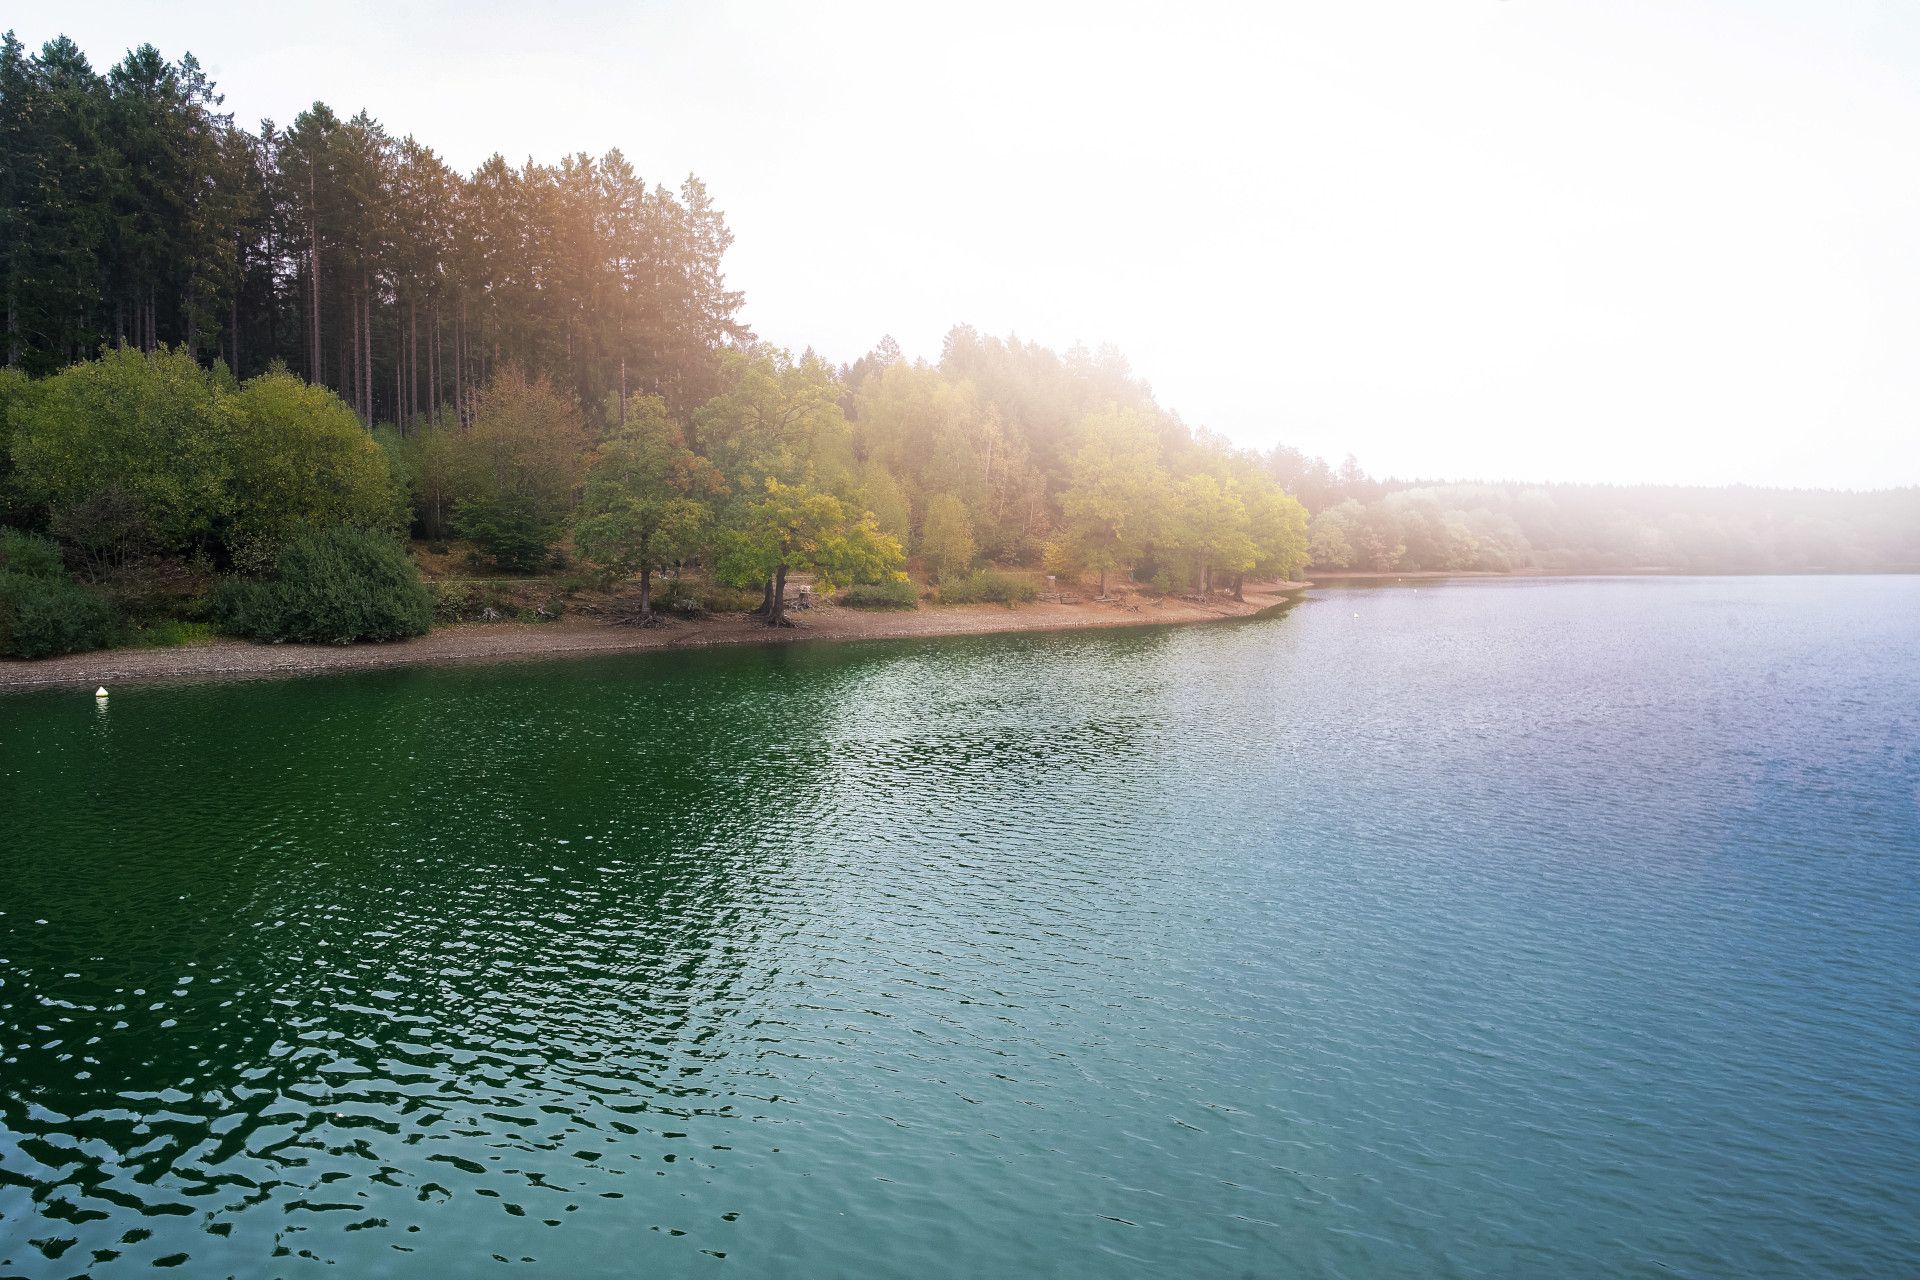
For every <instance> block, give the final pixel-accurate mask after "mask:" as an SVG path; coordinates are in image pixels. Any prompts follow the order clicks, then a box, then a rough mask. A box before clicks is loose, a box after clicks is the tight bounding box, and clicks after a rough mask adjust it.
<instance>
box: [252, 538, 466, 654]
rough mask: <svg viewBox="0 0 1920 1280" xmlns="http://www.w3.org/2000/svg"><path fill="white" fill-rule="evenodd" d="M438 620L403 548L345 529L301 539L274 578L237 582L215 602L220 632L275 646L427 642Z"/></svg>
mask: <svg viewBox="0 0 1920 1280" xmlns="http://www.w3.org/2000/svg"><path fill="white" fill-rule="evenodd" d="M433 613H434V603H433V597H432V596H431V595H430V594H429V592H428V591H427V588H426V585H425V584H424V583H422V582H421V581H420V575H419V573H418V571H417V570H415V568H414V565H413V560H412V558H411V557H409V556H408V555H407V553H406V550H405V548H403V547H401V546H400V544H399V543H397V542H395V541H394V540H393V539H391V538H388V537H383V536H382V535H380V534H377V533H368V532H366V531H365V530H362V529H350V528H346V527H335V528H331V529H310V530H306V531H304V532H301V533H299V534H296V535H295V536H294V537H293V538H292V539H291V540H290V541H289V542H288V543H287V544H286V546H285V547H284V548H283V549H282V550H281V552H280V556H279V559H278V560H277V561H276V562H275V565H274V574H273V577H272V578H270V579H268V580H267V581H264V582H249V581H245V580H238V579H236V580H234V581H231V582H229V583H227V584H226V585H225V586H224V587H222V588H221V590H220V591H219V593H218V594H217V596H216V598H215V601H214V618H215V622H216V623H217V625H218V626H219V628H220V630H222V631H224V632H226V633H227V634H229V635H237V636H244V637H246V638H247V639H250V640H266V641H272V642H275V643H278V642H281V641H293V642H296V643H300V644H351V643H353V642H354V641H356V640H376V641H383V640H402V639H405V638H406V637H408V636H417V635H423V634H425V633H426V631H427V629H428V628H429V627H431V626H432V625H433Z"/></svg>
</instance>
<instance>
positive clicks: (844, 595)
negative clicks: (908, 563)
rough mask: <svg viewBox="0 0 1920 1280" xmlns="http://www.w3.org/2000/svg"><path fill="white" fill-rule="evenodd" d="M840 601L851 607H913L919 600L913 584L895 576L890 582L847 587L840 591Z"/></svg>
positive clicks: (917, 604)
mask: <svg viewBox="0 0 1920 1280" xmlns="http://www.w3.org/2000/svg"><path fill="white" fill-rule="evenodd" d="M840 603H841V604H844V605H846V606H848V607H849V608H853V609H915V608H918V607H919V604H920V601H919V597H918V593H917V592H915V591H914V589H913V584H912V583H911V582H908V581H907V580H906V579H905V578H897V579H895V580H894V581H892V582H875V583H870V584H868V585H866V586H861V587H849V588H847V589H846V590H845V591H843V592H841V593H840Z"/></svg>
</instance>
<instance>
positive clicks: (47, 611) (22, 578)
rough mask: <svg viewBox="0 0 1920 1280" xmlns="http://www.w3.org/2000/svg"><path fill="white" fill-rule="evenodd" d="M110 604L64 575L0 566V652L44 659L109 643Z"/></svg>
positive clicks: (115, 625) (112, 622)
mask: <svg viewBox="0 0 1920 1280" xmlns="http://www.w3.org/2000/svg"><path fill="white" fill-rule="evenodd" d="M118 627H119V622H118V619H116V618H115V617H114V613H113V607H112V606H111V605H109V604H108V603H107V602H106V601H105V600H102V599H101V598H100V597H99V596H97V595H95V594H94V593H93V592H91V591H88V590H87V589H86V588H84V587H81V586H78V585H76V584H75V583H74V582H73V580H72V579H70V578H68V577H67V576H66V575H65V574H59V575H56V576H42V575H37V574H27V573H21V572H18V571H17V570H14V569H0V657H7V658H45V657H50V656H52V655H53V654H56V653H80V652H82V651H84V650H87V649H101V648H105V647H106V646H107V645H109V644H111V643H113V639H114V633H115V632H116V631H117V630H118Z"/></svg>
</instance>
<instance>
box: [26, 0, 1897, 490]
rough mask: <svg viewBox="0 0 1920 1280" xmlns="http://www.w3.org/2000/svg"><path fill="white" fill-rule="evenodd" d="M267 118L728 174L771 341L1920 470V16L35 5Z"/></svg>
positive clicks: (1228, 426)
mask: <svg viewBox="0 0 1920 1280" xmlns="http://www.w3.org/2000/svg"><path fill="white" fill-rule="evenodd" d="M0 21H4V22H10V23H11V24H12V25H13V26H14V27H15V29H16V30H17V32H18V34H19V35H20V37H21V38H22V39H23V40H25V41H27V42H28V43H29V44H30V45H34V46H37V45H39V44H40V43H41V42H42V41H44V40H45V39H47V38H48V37H50V36H52V35H54V34H56V33H57V32H61V31H64V32H65V33H67V34H69V35H71V36H72V37H73V38H74V39H75V40H76V41H78V42H79V43H80V45H81V46H82V47H83V48H84V49H86V51H87V52H88V54H89V55H90V56H91V57H92V58H93V59H94V61H95V63H96V65H101V66H104V65H106V64H108V63H111V62H112V61H114V60H115V59H117V58H118V57H119V56H120V54H121V53H122V52H123V51H124V50H125V49H126V48H127V47H128V46H130V45H132V44H136V43H139V42H141V41H152V42H153V43H155V44H157V45H158V46H159V47H160V48H161V50H162V51H163V52H164V53H166V54H167V55H168V56H170V57H174V56H178V55H179V54H180V53H181V52H183V51H185V50H192V51H193V52H194V53H195V54H197V55H198V56H199V57H200V59H201V61H202V62H203V63H205V64H206V65H207V66H208V68H209V69H210V70H211V71H212V73H213V74H214V76H215V78H216V79H217V80H218V81H219V83H220V85H221V87H222V89H224V91H225V92H226V94H227V105H228V107H229V108H231V109H233V110H234V111H235V112H236V113H237V114H238V116H239V118H240V119H241V120H243V121H248V122H252V121H257V120H258V119H259V118H260V117H262V116H271V117H273V118H275V119H276V120H279V121H285V120H287V119H289V118H290V117H291V116H292V115H293V114H294V113H295V112H297V111H298V110H299V109H300V108H301V107H302V106H304V105H305V104H306V103H308V102H310V101H311V100H313V99H314V98H324V99H325V100H327V101H328V102H330V103H331V104H332V105H333V106H334V107H336V108H337V109H339V110H341V111H342V113H343V114H344V113H349V112H352V111H354V110H356V109H358V108H360V107H366V108H368V109H369V110H371V111H372V112H373V114H374V115H376V116H377V117H379V118H380V119H381V120H382V121H384V122H385V123H386V124H387V126H388V127H389V128H390V129H392V130H393V131H394V132H395V133H407V132H411V133H413V134H415V135H416V136H418V137H419V138H420V139H422V140H423V141H425V142H427V143H429V144H431V145H432V146H434V147H435V148H437V149H438V150H439V151H440V152H441V153H442V154H443V155H444V156H446V157H447V158H448V159H449V160H450V161H451V162H453V163H454V164H456V165H458V166H460V167H462V168H470V167H471V166H472V165H473V164H475V163H476V162H478V161H479V160H481V159H483V158H484V157H485V156H486V155H487V154H488V153H490V152H492V151H494V150H499V151H502V152H504V153H505V154H506V155H507V156H508V157H509V158H510V159H513V160H516V161H518V160H522V159H525V158H526V157H527V156H529V155H532V156H535V157H538V158H541V159H552V158H554V157H556V156H558V155H559V154H560V153H562V152H564V151H572V150H587V151H592V152H596V153H598V152H601V151H604V150H606V149H607V148H609V147H613V146H618V147H620V148H621V149H622V150H624V151H625V152H626V153H627V155H628V156H629V157H630V158H631V159H632V160H633V161H634V163H635V165H636V166H637V167H638V168H640V169H641V171H642V172H643V173H645V174H647V175H648V176H649V177H650V178H652V179H655V180H662V181H666V182H669V183H673V182H676V181H677V180H678V179H679V178H680V177H681V176H683V175H684V174H686V173H687V172H689V171H694V172H698V173H699V174H700V175H701V177H702V178H704V179H705V180H706V181H707V183H708V185H709V186H710V188H711V189H712V190H713V192H714V194H715V196H716V199H717V200H718V202H719V204H720V205H721V207H722V208H724V209H725V210H726V211H727V214H728V218H729V221H730V223H731V224H732V226H733V228H734V230H735V233H736V235H737V237H738V239H737V242H736V244H735V247H734V251H733V254H732V257H731V270H730V273H729V275H730V279H731V281H732V283H733V284H734V285H735V286H736V287H738V288H742V289H744V290H745V291H746V293H747V300H748V302H747V319H748V321H749V322H750V323H751V324H752V325H753V326H754V328H755V329H756V330H758V331H759V332H760V333H761V334H762V335H763V336H764V337H767V338H769V339H771V340H773V341H776V342H778V343H781V344H782V345H787V346H791V347H794V348H795V349H798V348H801V347H804V346H808V345H811V346H813V347H814V348H815V349H816V350H818V351H820V352H822V353H823V354H825V355H827V356H829V357H831V358H833V359H835V360H845V359H851V358H853V357H855V356H857V355H859V354H860V353H861V352H863V351H865V350H867V349H868V348H869V347H871V346H872V345H873V344H874V342H876V341H877V340H878V339H879V338H880V336H881V335H882V334H885V333H892V334H893V335H894V337H896V338H897V339H898V340H899V342H900V344H901V345H902V346H903V347H904V348H905V349H906V351H907V352H908V353H909V354H910V355H923V356H927V357H929V358H932V357H937V356H938V354H939V347H940V339H941V336H942V335H943V334H944V333H945V331H946V330H947V328H948V327H949V326H950V325H952V324H954V323H956V322H959V321H966V322H969V323H971V324H973V325H975V326H976V327H977V328H980V329H982V330H984V331H988V332H993V333H1003V334H1004V333H1009V332H1014V333H1018V334H1020V335H1021V336H1023V337H1030V338H1035V339H1038V340H1040V341H1043V342H1046V343H1049V344H1052V345H1057V346H1065V345H1068V344H1071V343H1073V342H1075V341H1077V340H1078V341H1084V342H1086V343H1088V344H1089V345H1097V344H1099V343H1103V342H1111V343H1113V344H1115V345H1117V346H1118V347H1120V348H1121V349H1122V350H1123V351H1124V352H1125V353H1126V354H1127V355H1128V357H1129V358H1130V359H1131V360H1132V362H1133V365H1134V367H1135V369H1136V370H1138V371H1139V372H1140V373H1141V374H1142V375H1143V376H1145V377H1146V378H1147V379H1148V380H1149V381H1150V382H1151V383H1152V384H1153V386H1154V388H1155V390H1156V391H1157V392H1158V393H1159V396H1160V399H1161V401H1162V402H1163V403H1165V404H1168V405H1170V406H1171V407H1173V408H1174V409H1176V410H1178V411H1179V412H1180V413H1181V415H1182V416H1183V417H1185V418H1186V419H1187V421H1189V422H1191V423H1195V424H1198V425H1205V426H1209V427H1212V428H1214V429H1216V430H1218V431H1221V432H1223V433H1224V434H1226V435H1227V436H1229V437H1231V438H1232V439H1234V440H1237V441H1240V442H1242V443H1245V444H1250V445H1257V446H1263V447H1264V446H1265V445H1268V444H1271V443H1273V442H1275V441H1284V442H1288V443H1293V444H1297V445H1299V446H1301V447H1303V448H1305V449H1307V450H1309V451H1311V452H1317V453H1323V454H1327V455H1330V456H1332V457H1333V458H1335V459H1338V458H1339V457H1340V456H1342V455H1344V454H1346V453H1348V452H1352V453H1354V454H1357V455H1358V456H1359V458H1360V460H1361V462H1362V464H1363V465H1365V466H1366V467H1367V468H1368V469H1369V470H1372V471H1374V472H1376V473H1381V474H1398V475H1403V476H1406V475H1423V476H1449V477H1467V478H1473V477H1480V478H1521V479H1594V480H1657V481H1676V482H1708V483H1719V482H1728V481H1742V482H1748V483H1757V484H1819V485H1839V486H1847V487H1879V486H1883V485H1888V484H1912V483H1916V482H1920V251H1917V250H1916V237H1917V236H1920V164H1916V157H1920V5H1915V4H1913V3H1911V0H1899V2H1888V3H1872V2H1871V0H1801V2H1800V3H1785V2H1774V0H1724V2H1721V3H1714V2H1712V0H1664V2H1658V0H1647V2H1644V3H1642V2H1640V0H1406V2H1403V3H1388V2H1385V0H1313V2H1310V3H1292V2H1287V0H1281V2H1279V3H1269V4H1247V5H1207V4H1192V3H1183V4H1169V3H1164V2H1161V3H1149V4H1137V5H1136V4H1131V3H1115V2H1112V0H1103V2H1100V3H1090V4H1049V3H1045V2H1044V0H1027V2H1025V3H1013V4H1005V3H1000V2H999V0H988V2H985V3H982V2H981V0H965V2H964V3H962V2H960V0H954V2H952V3H947V4H942V5H912V4H907V3H900V2H898V0H896V2H894V3H864V2H863V3H833V4H827V5H798V4H794V5H775V4H759V3H745V2H730V3H696V2H694V0H685V2H681V3H671V4H668V3H626V4H621V3H611V2H606V0H602V2H594V0H565V2H562V3H551V2H550V3H545V4H542V5H539V6H535V5H529V4H526V3H523V2H515V3H500V2H493V0H481V2H480V3H472V2H468V0H463V2H462V3H457V4H456V3H418V4H416V3H395V2H394V0H384V2H382V3H365V2H363V0H331V2H330V3H328V4H327V5H325V6H324V7H321V6H311V7H310V6H296V5H280V6H270V5H259V4H247V5H237V4H236V5H228V4H212V3H196V2H195V0H170V2H168V3H164V4H162V3H130V2H123V3H113V2H109V0H95V2H94V3H90V4H87V5H70V4H64V3H63V4H58V5H53V4H46V3H40V2H39V0H28V3H26V5H25V6H24V8H22V7H20V6H19V5H18V4H16V5H15V6H13V7H12V13H11V16H10V17H8V18H4V19H0Z"/></svg>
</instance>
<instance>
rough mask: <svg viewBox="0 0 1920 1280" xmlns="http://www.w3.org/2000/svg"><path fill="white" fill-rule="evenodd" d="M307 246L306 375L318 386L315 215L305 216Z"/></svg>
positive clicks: (317, 222) (310, 181) (311, 201)
mask: <svg viewBox="0 0 1920 1280" xmlns="http://www.w3.org/2000/svg"><path fill="white" fill-rule="evenodd" d="M313 207H314V195H313V174H312V173H311V172H309V173H308V174H307V208H308V209H309V210H312V209H313ZM307 246H308V253H309V254H310V256H309V258H308V259H307V294H308V298H309V301H310V303H311V306H312V319H311V321H310V327H311V330H312V332H310V333H309V334H308V335H307V343H308V346H309V347H310V348H311V351H312V360H311V362H310V363H309V364H308V366H307V375H308V377H309V379H310V380H311V381H312V382H313V384H314V385H315V386H320V385H322V384H323V383H324V382H325V379H324V378H322V377H321V375H320V218H319V215H318V214H317V213H312V212H309V213H308V215H307Z"/></svg>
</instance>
